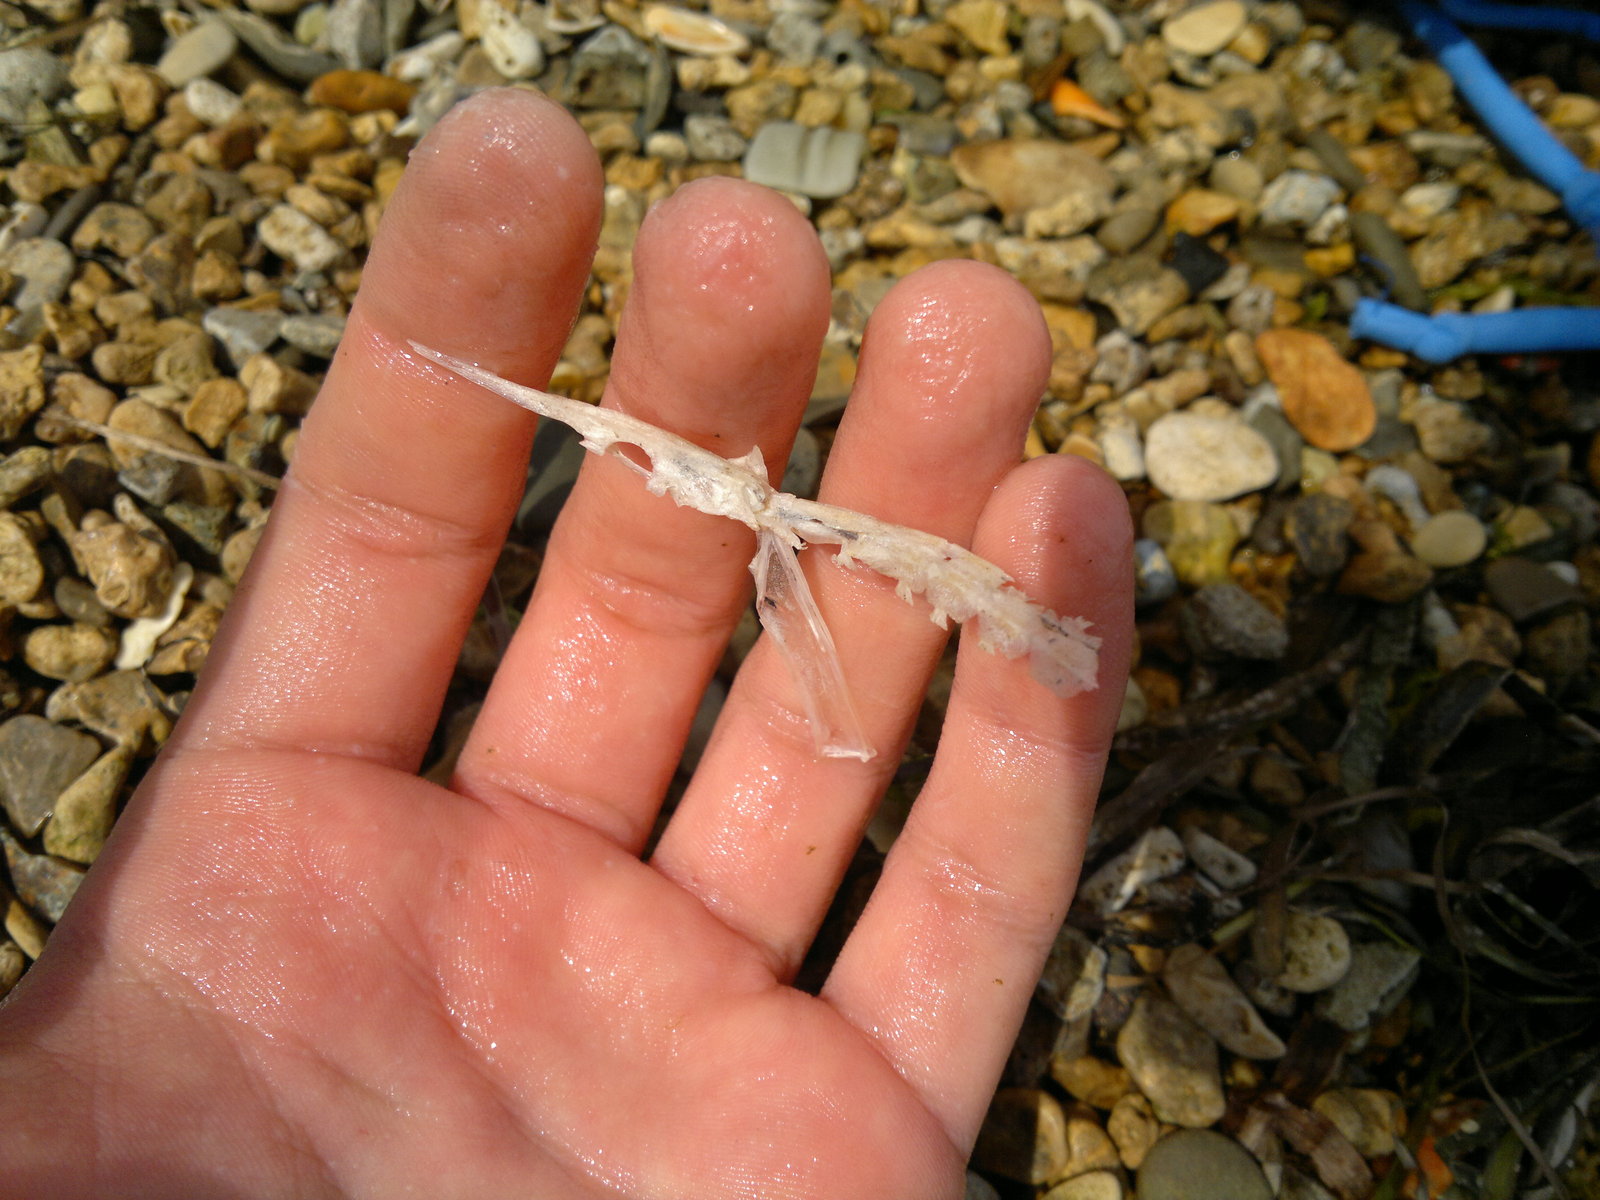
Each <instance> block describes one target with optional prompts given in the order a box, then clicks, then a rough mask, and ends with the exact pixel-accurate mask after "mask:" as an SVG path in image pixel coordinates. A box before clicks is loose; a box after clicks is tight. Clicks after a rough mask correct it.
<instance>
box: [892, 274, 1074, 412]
mask: <svg viewBox="0 0 1600 1200" xmlns="http://www.w3.org/2000/svg"><path fill="white" fill-rule="evenodd" d="M866 343H870V349H871V353H870V354H869V353H868V346H867V344H866ZM862 353H863V370H864V371H869V370H871V369H872V362H871V360H872V359H873V358H877V359H879V360H880V361H886V363H887V365H888V369H889V370H891V371H896V372H898V371H900V370H903V369H905V368H906V367H907V366H912V367H920V369H921V373H922V374H923V375H924V376H925V377H926V378H927V380H928V382H929V383H930V384H933V385H936V386H939V387H942V395H943V397H944V398H945V403H946V404H951V405H961V406H969V405H971V404H973V403H978V402H981V397H978V396H975V395H974V394H973V393H974V391H975V389H974V387H973V386H972V382H971V381H972V380H974V378H975V377H977V378H983V377H990V378H992V376H989V372H991V371H1003V372H1004V373H1005V374H1004V378H1006V379H1008V380H1013V381H1015V382H1014V384H1013V388H1014V390H1016V391H1021V392H1026V393H1029V394H1031V395H1032V396H1033V397H1035V398H1037V397H1038V396H1040V395H1042V394H1043V393H1044V389H1045V383H1046V381H1047V380H1048V379H1049V377H1050V359H1051V349H1050V332H1049V330H1048V328H1047V327H1046V326H1045V323H1044V314H1043V313H1042V312H1041V311H1040V309H1039V303H1038V301H1037V300H1035V299H1034V298H1033V296H1032V294H1031V293H1029V291H1028V290H1027V289H1026V288H1024V287H1023V286H1022V285H1021V284H1020V283H1018V282H1017V281H1016V280H1015V279H1014V278H1012V277H1011V276H1010V275H1008V274H1007V273H1006V272H1005V271H1002V270H1001V269H1000V268H999V267H995V266H991V265H990V264H988V263H981V262H975V261H973V260H970V259H947V260H944V261H942V262H936V263H930V264H929V265H928V266H925V267H921V268H919V269H918V270H916V271H913V272H912V273H911V274H909V275H907V276H906V277H905V278H904V279H902V280H900V281H899V282H898V283H897V284H895V286H894V287H893V288H892V289H890V291H889V293H888V295H886V296H885V297H884V298H883V300H882V301H881V302H880V303H879V304H878V306H877V308H876V309H875V310H874V311H873V313H872V317H871V319H870V320H869V322H868V325H867V332H866V339H865V342H864V344H863V348H862ZM907 359H909V360H910V362H907V361H906V360H907ZM940 394H941V393H939V392H930V400H932V401H933V402H934V403H935V404H938V403H939V399H940Z"/></svg>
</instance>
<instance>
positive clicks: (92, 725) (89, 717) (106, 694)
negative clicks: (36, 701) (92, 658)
mask: <svg viewBox="0 0 1600 1200" xmlns="http://www.w3.org/2000/svg"><path fill="white" fill-rule="evenodd" d="M45 716H47V717H48V718H49V719H50V720H52V721H76V722H77V723H78V724H80V725H83V726H84V727H86V728H88V729H92V730H94V732H96V733H98V734H100V735H101V736H102V737H105V738H109V739H110V740H111V741H113V742H115V743H118V744H125V745H129V746H132V747H133V748H134V749H135V750H137V751H139V752H141V753H143V752H144V751H146V750H151V749H154V748H155V747H156V746H159V745H161V743H163V742H165V741H166V740H167V735H168V734H169V733H171V732H172V716H171V714H170V713H169V712H168V711H167V708H166V697H165V696H163V695H162V694H161V692H160V691H158V690H157V689H156V686H155V685H154V684H153V683H151V682H150V680H149V679H147V678H145V674H144V672H143V671H137V670H135V671H112V672H111V673H110V674H107V675H101V676H100V677H99V678H97V679H91V680H88V681H87V682H84V683H69V684H64V685H63V686H61V687H58V688H57V689H56V690H55V691H54V692H52V693H51V694H50V699H49V700H48V701H47V702H46V704H45Z"/></svg>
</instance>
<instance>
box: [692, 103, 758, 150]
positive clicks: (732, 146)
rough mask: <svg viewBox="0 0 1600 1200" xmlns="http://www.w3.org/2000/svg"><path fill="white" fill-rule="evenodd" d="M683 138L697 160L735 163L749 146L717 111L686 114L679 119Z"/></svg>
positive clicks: (730, 123)
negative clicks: (681, 124)
mask: <svg viewBox="0 0 1600 1200" xmlns="http://www.w3.org/2000/svg"><path fill="white" fill-rule="evenodd" d="M683 137H684V141H685V143H686V144H687V146H688V148H689V157H691V158H693V159H695V160H696V161H697V162H736V161H738V160H739V159H741V158H743V157H744V153H745V151H746V150H747V149H749V146H750V143H749V142H747V141H746V140H745V138H744V135H743V134H741V133H740V132H739V131H738V130H737V129H736V128H734V124H733V122H732V121H730V120H728V118H727V117H725V116H723V115H721V114H720V113H690V114H689V115H688V116H687V117H685V118H684V119H683Z"/></svg>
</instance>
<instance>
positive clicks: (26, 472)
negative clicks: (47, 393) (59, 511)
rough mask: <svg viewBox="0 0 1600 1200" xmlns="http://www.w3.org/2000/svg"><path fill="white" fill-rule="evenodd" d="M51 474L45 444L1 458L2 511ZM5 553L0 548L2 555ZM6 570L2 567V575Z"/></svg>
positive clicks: (0, 502)
mask: <svg viewBox="0 0 1600 1200" xmlns="http://www.w3.org/2000/svg"><path fill="white" fill-rule="evenodd" d="M51 474H52V467H51V465H50V451H49V450H47V449H45V448H44V447H43V446H23V447H21V448H20V449H18V450H15V451H13V452H12V453H10V454H8V455H6V456H5V458H3V459H0V511H3V510H5V509H9V508H10V507H11V506H12V505H14V504H15V503H16V502H17V501H18V500H21V499H22V498H23V497H24V496H27V495H29V494H31V493H32V492H34V491H37V490H38V489H39V488H41V487H43V486H44V484H45V482H46V481H47V480H49V478H50V476H51ZM4 553H5V550H4V549H3V548H0V555H3V554H4ZM4 570H5V568H3V567H0V575H3V574H4ZM35 590H36V591H37V590H38V589H37V588H36V589H35ZM0 595H3V591H0Z"/></svg>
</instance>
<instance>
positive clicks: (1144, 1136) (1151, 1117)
mask: <svg viewBox="0 0 1600 1200" xmlns="http://www.w3.org/2000/svg"><path fill="white" fill-rule="evenodd" d="M1106 1132H1107V1133H1108V1134H1110V1135H1111V1141H1112V1143H1113V1144H1114V1145H1115V1146H1116V1148H1117V1155H1118V1156H1119V1157H1120V1158H1121V1159H1122V1165H1123V1166H1125V1167H1127V1168H1128V1169H1129V1170H1130V1171H1131V1170H1136V1169H1137V1168H1138V1166H1139V1164H1140V1163H1141V1162H1143V1161H1144V1156H1145V1155H1146V1154H1148V1153H1149V1152H1150V1147H1151V1146H1154V1145H1155V1144H1156V1139H1157V1138H1159V1137H1160V1136H1161V1123H1160V1122H1159V1121H1157V1120H1156V1114H1155V1112H1154V1111H1153V1110H1152V1109H1151V1107H1150V1101H1149V1100H1147V1099H1145V1098H1144V1097H1143V1096H1141V1095H1139V1094H1138V1093H1134V1094H1133V1095H1129V1096H1124V1097H1123V1098H1122V1099H1121V1100H1118V1101H1117V1103H1116V1106H1115V1107H1114V1108H1113V1109H1112V1110H1111V1115H1110V1116H1109V1117H1107V1118H1106Z"/></svg>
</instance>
